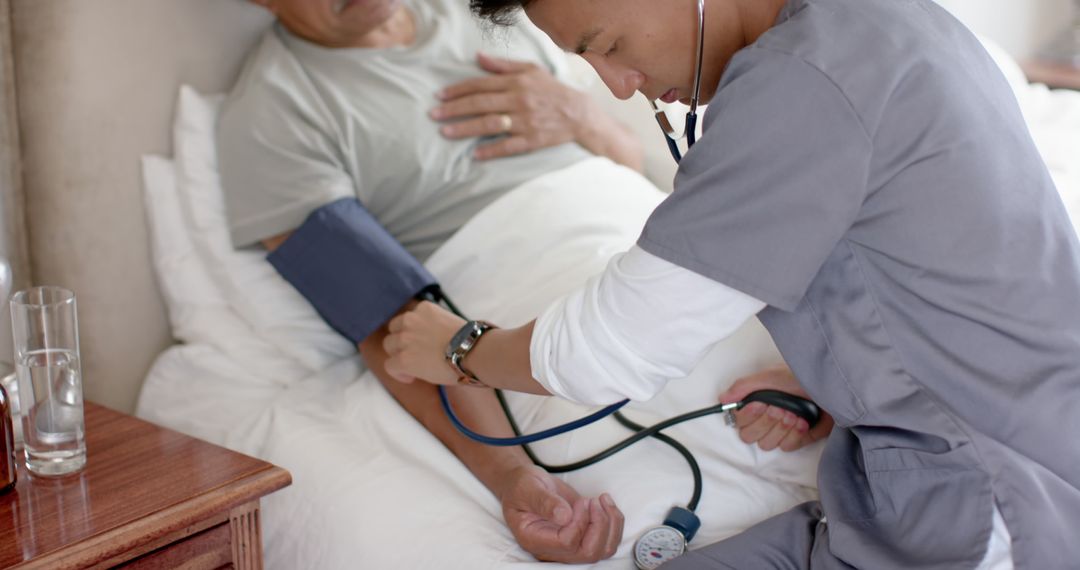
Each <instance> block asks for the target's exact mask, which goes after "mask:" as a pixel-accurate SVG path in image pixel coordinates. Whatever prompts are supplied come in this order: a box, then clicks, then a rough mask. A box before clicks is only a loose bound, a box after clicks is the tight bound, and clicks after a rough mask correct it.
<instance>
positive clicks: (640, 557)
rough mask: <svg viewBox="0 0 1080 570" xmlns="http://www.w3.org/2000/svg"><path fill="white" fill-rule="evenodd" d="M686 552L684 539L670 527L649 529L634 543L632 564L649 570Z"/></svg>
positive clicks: (643, 569)
mask: <svg viewBox="0 0 1080 570" xmlns="http://www.w3.org/2000/svg"><path fill="white" fill-rule="evenodd" d="M683 552H686V537H684V536H683V534H682V533H681V532H679V531H677V530H675V529H674V528H671V527H670V526H658V527H654V528H650V529H649V530H647V531H645V534H643V535H641V538H639V539H638V540H637V542H635V543H634V562H635V563H636V564H637V567H638V568H641V569H642V570H651V569H652V568H656V567H658V566H660V565H661V564H663V563H665V562H667V561H668V560H672V559H674V558H677V557H678V556H680V555H681V554H682V553H683Z"/></svg>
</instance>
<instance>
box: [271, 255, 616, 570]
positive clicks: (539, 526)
mask: <svg viewBox="0 0 1080 570" xmlns="http://www.w3.org/2000/svg"><path fill="white" fill-rule="evenodd" d="M288 237H289V234H282V235H280V236H275V237H273V238H270V239H266V240H263V245H264V246H265V247H266V248H267V249H268V250H270V251H273V250H274V249H276V248H277V247H278V246H280V245H281V244H282V243H284V242H285V240H287V239H288ZM412 306H413V304H410V305H408V306H407V307H405V308H403V310H406V309H409V308H411V307H412ZM386 334H387V329H386V326H385V325H384V326H383V327H381V328H380V329H379V330H377V331H375V332H374V333H372V334H371V335H369V336H368V337H367V338H366V339H364V340H363V341H362V342H361V343H360V344H359V345H358V348H359V351H360V355H361V356H362V357H363V359H364V362H365V364H366V365H367V367H368V368H369V369H370V370H371V371H372V372H373V373H374V374H375V376H376V377H377V378H378V379H379V381H380V382H381V383H382V385H383V386H384V387H385V388H386V390H387V391H388V392H390V394H391V395H392V396H393V397H394V399H395V400H397V401H398V403H400V404H401V406H402V407H403V408H405V410H406V411H408V412H409V414H411V415H412V416H413V417H414V418H416V419H417V421H419V422H420V423H421V424H422V425H423V426H424V427H425V428H427V430H428V431H430V432H431V433H432V434H433V435H434V436H435V437H437V438H438V439H439V441H441V442H442V443H443V445H445V446H446V447H447V448H449V449H450V451H451V452H453V453H454V455H456V456H457V458H458V459H459V460H460V461H461V462H462V463H464V464H465V466H466V467H468V468H469V470H470V471H471V472H472V473H473V475H475V476H476V477H477V479H479V480H480V481H481V482H482V483H483V484H484V485H485V486H486V487H487V488H488V489H489V490H490V491H491V492H492V493H493V494H494V495H495V496H496V497H497V498H498V499H499V501H500V503H501V505H502V509H503V516H504V518H505V520H506V523H507V526H509V528H510V530H511V532H513V534H514V537H515V538H516V539H517V541H518V543H519V544H521V546H522V548H524V549H525V550H527V551H528V552H529V553H530V554H532V555H533V556H536V557H537V558H538V559H542V560H550V561H556V562H567V563H584V562H596V561H597V560H600V559H603V558H607V557H610V556H611V555H612V554H614V553H615V550H616V548H617V547H618V545H619V541H620V539H621V538H622V528H623V516H622V513H621V512H620V511H619V509H618V507H616V506H615V503H614V502H612V500H611V498H610V497H609V496H607V495H606V494H605V495H602V496H601V497H600V498H584V497H581V496H580V495H578V493H577V492H576V491H574V490H573V488H571V487H570V486H568V485H566V484H565V483H563V482H562V481H560V480H559V479H557V478H555V477H554V476H552V475H550V474H548V473H547V472H545V471H543V470H541V469H539V468H537V467H535V466H534V465H533V464H532V461H530V460H529V458H528V456H527V455H525V452H524V451H522V449H521V448H520V447H492V446H487V445H483V444H480V443H477V442H474V441H473V440H471V439H468V438H466V437H465V436H463V435H461V434H460V432H458V431H457V429H456V428H454V426H453V425H452V424H451V423H450V420H449V419H448V418H447V417H446V414H445V413H444V412H443V410H442V404H441V403H440V401H439V396H438V392H437V389H436V387H435V386H433V385H431V384H427V383H423V382H417V383H415V384H402V383H400V382H396V381H394V380H393V379H392V378H391V377H390V375H389V374H388V373H387V372H386V369H385V367H384V363H385V361H386V359H387V354H386V352H385V351H384V350H383V348H382V344H383V339H384V337H385V336H386ZM447 394H448V397H449V398H450V401H451V403H452V404H453V406H454V410H455V411H456V412H457V414H458V416H460V417H461V420H462V421H463V422H464V423H465V424H466V425H468V426H470V427H472V428H473V429H475V430H477V431H479V432H481V433H485V434H490V435H493V436H496V437H510V436H513V431H512V430H511V428H510V424H509V423H508V422H507V419H506V416H505V414H504V413H503V411H502V407H501V406H500V405H499V402H498V400H497V399H496V397H495V393H494V391H492V390H489V389H477V388H469V387H449V388H448V389H447Z"/></svg>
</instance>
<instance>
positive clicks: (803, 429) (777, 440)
mask: <svg viewBox="0 0 1080 570" xmlns="http://www.w3.org/2000/svg"><path fill="white" fill-rule="evenodd" d="M764 389H770V390H780V391H782V392H787V393H789V394H794V395H796V396H800V397H803V398H809V396H808V395H807V394H806V391H805V390H803V388H802V386H800V385H799V381H798V379H796V378H795V375H794V374H792V372H791V369H789V368H788V367H787V366H780V367H776V368H768V369H766V370H763V371H761V372H758V373H757V374H752V375H750V376H746V377H745V378H740V379H739V380H736V381H735V383H734V384H732V386H731V388H729V389H728V391H727V392H724V393H723V394H721V395H720V401H721V402H723V403H730V402H738V401H739V400H742V399H743V398H745V397H746V396H747V395H748V394H750V393H751V392H756V391H757V390H764ZM735 423H736V425H737V426H738V428H739V438H740V439H742V440H743V441H744V442H746V443H757V444H758V447H760V448H761V449H763V450H765V451H770V450H773V449H776V448H780V449H782V450H784V451H795V450H796V449H799V448H801V447H804V446H806V445H809V444H811V443H814V442H815V441H818V440H820V439H824V438H826V437H828V435H829V432H831V431H832V428H833V419H832V416H830V415H829V414H827V413H825V411H824V410H822V411H821V420H820V421H818V424H817V425H816V426H814V429H810V426H809V424H807V423H806V420H804V419H802V418H800V417H798V416H796V415H795V414H793V413H791V412H789V411H787V410H784V409H781V408H777V407H775V406H769V405H766V404H762V403H761V402H751V403H750V404H748V405H747V406H746V407H744V408H743V409H741V410H739V411H737V412H735Z"/></svg>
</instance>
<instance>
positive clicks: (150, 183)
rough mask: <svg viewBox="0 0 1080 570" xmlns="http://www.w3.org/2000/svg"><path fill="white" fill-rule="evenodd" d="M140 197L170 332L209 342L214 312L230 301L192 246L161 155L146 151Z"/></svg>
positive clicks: (224, 311)
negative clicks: (147, 222)
mask: <svg viewBox="0 0 1080 570" xmlns="http://www.w3.org/2000/svg"><path fill="white" fill-rule="evenodd" d="M142 171H143V199H144V202H145V204H146V213H147V217H148V221H149V227H150V245H151V251H152V253H153V258H154V269H155V272H156V274H157V277H158V286H159V288H160V289H161V294H162V296H164V298H165V304H166V305H167V307H168V311H169V322H170V323H171V324H172V334H173V338H175V339H177V340H179V341H182V342H187V343H197V342H208V341H210V340H211V339H210V338H208V337H207V335H208V334H210V335H212V334H213V333H214V332H215V331H216V330H217V327H214V326H212V325H213V324H214V322H213V321H214V318H213V317H214V315H221V316H222V318H228V314H229V313H231V311H230V310H229V307H228V302H227V301H226V300H225V297H224V296H223V295H222V294H221V291H220V290H219V289H218V288H217V286H215V284H214V282H213V280H211V279H210V275H209V274H208V273H207V271H206V266H205V265H204V264H203V262H202V259H201V258H200V257H199V255H198V253H197V252H196V251H195V245H194V243H192V241H191V234H190V232H189V231H188V229H187V225H186V222H185V221H184V218H183V216H182V215H181V214H180V196H179V194H178V193H177V184H176V169H175V166H174V164H173V161H171V160H169V159H167V158H164V157H161V156H144V157H143V159H142Z"/></svg>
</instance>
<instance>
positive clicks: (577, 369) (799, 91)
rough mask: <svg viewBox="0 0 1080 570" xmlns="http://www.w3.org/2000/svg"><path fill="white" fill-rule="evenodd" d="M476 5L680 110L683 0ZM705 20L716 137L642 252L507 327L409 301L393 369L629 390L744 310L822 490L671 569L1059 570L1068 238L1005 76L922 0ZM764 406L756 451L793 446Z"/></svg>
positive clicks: (1075, 393) (570, 391)
mask: <svg viewBox="0 0 1080 570" xmlns="http://www.w3.org/2000/svg"><path fill="white" fill-rule="evenodd" d="M472 4H473V8H474V9H475V10H476V11H477V12H478V13H480V14H481V15H484V16H487V17H489V18H493V19H496V20H499V19H504V18H506V17H509V16H512V15H513V12H514V11H515V10H516V9H518V8H522V7H523V8H524V11H525V13H526V15H527V16H528V17H529V19H531V20H532V21H533V22H534V23H535V24H536V25H537V26H538V27H539V28H540V29H541V30H543V31H544V32H546V33H547V34H548V35H549V36H550V37H551V38H552V39H553V40H554V41H555V43H557V44H558V45H559V46H561V47H562V48H563V49H565V50H568V51H573V52H577V53H579V54H581V56H582V57H584V58H585V60H586V61H588V62H589V63H590V64H591V65H592V66H593V67H594V68H595V69H596V71H597V73H598V74H599V75H600V77H601V78H602V79H603V81H604V82H605V83H606V84H607V85H608V87H609V88H610V89H611V91H612V93H614V94H615V95H616V96H617V97H620V98H628V97H630V96H631V95H633V94H634V92H641V93H643V94H644V95H645V96H646V97H647V98H649V99H651V100H655V99H661V100H664V101H674V100H676V99H678V100H683V101H686V100H688V98H689V97H690V94H691V92H692V89H693V85H694V77H695V62H696V60H697V39H698V20H697V13H698V12H697V2H696V0H671V1H669V2H656V1H654V0H587V1H582V0H531V1H528V0H518V1H511V0H502V1H499V0H472ZM704 30H705V32H704V34H703V36H702V40H703V61H702V66H701V101H702V102H709V107H708V110H707V112H706V114H705V115H704V117H703V121H704V122H703V127H704V134H703V136H702V138H701V140H700V141H699V142H698V143H697V144H696V145H695V146H694V147H693V148H691V149H690V150H689V151H688V152H686V155H685V158H684V159H683V160H682V162H681V164H680V168H679V173H678V175H677V177H676V179H675V192H674V193H673V194H672V195H671V196H670V197H669V198H668V199H667V200H666V201H665V202H664V203H663V204H661V205H660V207H659V208H657V210H656V211H655V213H654V214H653V215H652V217H651V218H650V219H649V221H648V223H647V224H646V226H645V229H644V231H643V232H642V234H641V237H640V239H639V241H638V243H637V245H636V246H635V247H633V248H632V249H631V250H630V251H628V252H627V253H626V254H624V255H622V256H620V257H618V258H616V259H615V260H613V261H612V263H611V264H610V265H609V267H608V268H607V270H606V271H605V272H604V273H603V274H601V275H599V276H598V277H597V278H595V279H594V280H592V281H590V282H589V283H588V284H587V285H586V286H585V287H584V288H583V289H581V290H579V291H576V292H573V293H571V294H569V295H567V296H566V297H565V298H563V299H561V300H560V301H558V302H557V303H555V304H554V305H552V306H551V307H549V308H548V309H547V310H545V311H544V313H543V314H541V315H540V316H539V317H538V318H537V319H536V320H535V321H533V322H531V323H529V324H528V325H526V326H523V327H521V328H517V329H498V328H491V329H488V328H487V327H486V326H485V325H484V324H483V323H475V322H474V323H463V322H462V321H460V320H458V319H456V318H455V317H452V316H451V315H449V314H448V313H446V312H444V311H442V310H441V309H439V308H437V307H436V306H434V305H431V304H422V305H420V306H419V307H417V308H416V309H415V310H414V311H412V312H409V313H405V314H403V315H401V316H399V317H398V318H397V319H396V320H395V321H393V322H392V323H391V324H390V330H391V332H392V334H391V335H390V336H388V337H387V339H386V342H385V347H386V349H387V350H388V351H389V352H390V353H391V354H392V358H391V359H390V361H389V362H387V365H386V366H387V369H388V370H389V371H390V372H391V374H393V375H394V376H395V377H396V378H397V379H399V380H402V381H413V380H415V379H421V380H424V381H428V382H432V383H439V384H458V383H461V382H471V383H476V382H481V383H484V384H487V385H489V386H493V387H497V388H504V389H510V390H518V391H524V392H531V393H538V394H552V395H556V396H560V397H563V398H567V399H570V400H574V401H577V402H583V403H589V404H606V403H610V402H614V401H616V400H619V399H622V398H627V397H628V398H633V399H637V400H644V399H648V398H649V397H651V396H652V395H654V394H656V393H657V392H658V391H659V390H660V389H661V388H662V387H663V386H664V385H665V383H666V382H667V381H668V380H669V379H672V378H680V377H683V376H685V375H687V373H688V372H689V371H690V370H691V369H693V367H694V365H695V364H696V363H697V362H698V361H699V360H700V359H701V358H702V356H703V355H704V354H705V353H706V352H707V351H708V350H709V348H710V347H711V346H713V345H714V344H715V343H716V342H717V341H719V340H720V339H722V338H723V337H725V336H726V335H728V334H729V333H730V332H732V331H733V330H734V329H736V328H737V327H738V326H739V325H740V324H741V323H743V322H744V321H745V320H747V319H749V318H751V317H753V316H755V315H756V316H757V318H759V319H760V320H761V322H762V323H764V325H765V326H766V327H767V328H768V329H769V332H770V333H771V335H772V337H773V339H774V340H775V341H776V344H777V345H778V346H779V348H780V350H781V352H782V353H783V355H784V358H785V360H786V361H787V363H788V364H789V365H790V367H791V369H792V371H793V372H794V374H795V377H797V378H798V383H797V384H796V383H795V381H794V380H793V379H790V377H789V376H784V375H777V376H775V379H776V380H775V382H774V385H772V386H769V387H773V388H778V389H782V390H788V391H798V390H799V389H800V385H801V388H802V389H805V392H806V393H808V394H809V396H810V397H811V398H813V399H814V400H815V401H816V402H817V403H818V404H820V405H821V407H822V408H824V409H825V410H826V411H828V412H829V413H830V414H831V415H832V416H833V418H834V420H835V428H834V429H833V430H832V432H831V433H830V434H829V436H828V442H827V444H826V447H825V451H824V454H823V456H822V459H821V465H820V468H819V473H818V482H819V488H820V494H821V499H820V502H814V503H809V504H805V505H801V506H799V507H797V508H795V509H793V510H792V511H789V512H787V513H784V514H781V515H779V516H777V517H775V518H773V519H769V520H767V521H764V522H762V523H761V524H759V525H758V526H756V527H753V528H751V529H749V530H748V531H746V532H745V533H743V534H741V535H738V536H735V537H732V538H731V539H728V540H726V541H723V542H721V543H718V544H716V545H712V546H709V547H705V548H702V549H700V550H696V551H692V552H690V553H689V554H687V555H685V556H683V557H682V558H679V559H676V560H675V561H674V562H671V563H669V564H668V565H667V566H665V568H721V567H722V568H779V567H784V568H801V567H812V568H849V567H856V568H897V567H899V568H914V567H918V568H1010V567H1014V565H1015V567H1016V568H1037V569H1046V568H1075V567H1076V564H1077V560H1080V541H1077V540H1075V535H1076V528H1077V526H1078V525H1080V444H1078V443H1077V434H1080V415H1078V414H1077V413H1076V411H1077V410H1080V245H1078V243H1077V238H1076V235H1075V233H1074V231H1073V229H1072V227H1071V225H1070V223H1069V220H1068V219H1067V217H1066V214H1065V211H1064V208H1063V206H1062V204H1061V202H1060V199H1059V197H1058V195H1057V192H1056V191H1055V188H1054V185H1053V182H1052V181H1051V179H1050V176H1049V174H1048V172H1047V170H1046V168H1045V166H1044V164H1043V162H1042V160H1041V159H1040V156H1039V154H1038V153H1037V151H1036V149H1035V147H1034V144H1033V143H1032V141H1031V139H1030V137H1029V135H1028V131H1027V128H1026V126H1025V124H1024V121H1023V117H1022V116H1021V114H1020V111H1019V109H1018V107H1017V104H1016V101H1015V99H1014V97H1013V94H1012V92H1011V90H1010V89H1009V86H1008V84H1007V83H1006V81H1005V79H1004V78H1003V77H1002V75H1001V73H1000V72H999V71H998V69H997V67H996V66H995V65H994V63H993V61H991V59H990V57H989V56H988V55H987V54H986V53H985V51H984V50H983V48H982V47H981V45H980V44H979V42H978V41H977V40H976V38H975V37H974V36H973V35H972V34H971V33H970V32H969V31H968V30H966V29H965V28H964V27H963V26H962V25H961V24H960V23H959V22H957V21H956V20H955V19H953V18H952V17H951V16H950V15H949V14H948V13H946V12H945V11H944V10H943V9H941V8H940V7H938V6H937V5H936V4H935V3H934V2H932V1H931V0H787V1H784V0H707V1H706V2H705V11H704ZM470 347H471V348H470ZM454 352H457V353H458V355H459V356H460V355H461V354H464V357H463V358H460V359H457V362H458V363H459V365H457V366H454V365H451V364H448V362H447V359H446V357H445V355H447V354H453V353H454ZM785 378H787V379H788V380H785ZM754 387H755V388H758V387H762V386H754ZM740 389H742V390H745V389H746V387H741V388H740V387H736V391H738V390H740ZM770 417H771V416H768V415H765V416H762V417H761V418H758V421H754V422H752V423H750V424H749V425H746V426H745V427H743V428H742V429H743V437H744V439H747V440H758V441H760V442H765V441H768V443H769V444H770V445H775V443H776V442H777V440H778V438H780V439H781V440H783V439H788V438H798V437H800V436H801V435H802V434H801V433H800V432H799V430H797V429H794V427H793V426H792V425H790V422H784V421H775V420H772V421H771V422H770V421H769V418H770ZM763 422H764V423H763Z"/></svg>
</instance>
